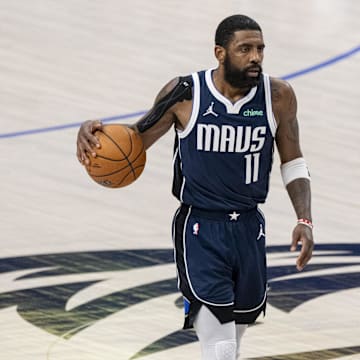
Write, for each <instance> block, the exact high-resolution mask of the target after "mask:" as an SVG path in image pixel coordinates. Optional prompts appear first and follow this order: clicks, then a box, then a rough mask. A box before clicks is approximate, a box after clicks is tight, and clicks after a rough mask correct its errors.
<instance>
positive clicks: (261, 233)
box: [256, 224, 265, 240]
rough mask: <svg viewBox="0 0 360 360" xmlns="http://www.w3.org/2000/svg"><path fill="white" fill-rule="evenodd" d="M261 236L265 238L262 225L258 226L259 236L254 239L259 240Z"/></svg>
mask: <svg viewBox="0 0 360 360" xmlns="http://www.w3.org/2000/svg"><path fill="white" fill-rule="evenodd" d="M262 236H263V237H265V233H264V229H263V226H262V224H260V230H259V235H258V237H257V238H256V240H259V239H260V238H261V237H262Z"/></svg>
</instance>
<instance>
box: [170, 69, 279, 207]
mask: <svg viewBox="0 0 360 360" xmlns="http://www.w3.org/2000/svg"><path fill="white" fill-rule="evenodd" d="M212 71H213V70H212V69H211V70H207V71H201V72H198V73H194V74H192V77H193V82H194V86H193V107H192V113H191V117H190V120H189V123H188V125H187V127H186V128H185V129H184V130H183V131H178V130H177V131H176V133H177V134H176V139H175V148H174V181H173V193H174V195H175V196H176V197H177V198H178V199H179V200H180V201H181V202H182V203H184V204H187V205H191V206H194V207H197V208H203V209H208V210H228V209H239V210H241V209H249V208H253V207H255V206H256V205H257V204H258V203H263V202H264V201H265V199H266V196H267V193H268V189H269V176H270V171H271V166H272V157H273V144H274V136H275V131H276V121H275V119H274V116H273V112H272V107H271V90H270V79H269V76H268V75H267V74H263V75H262V76H261V81H260V83H259V85H258V86H256V87H253V88H252V89H251V90H250V91H249V93H248V94H247V95H246V96H245V97H243V98H242V99H240V100H238V101H237V102H236V103H232V102H230V101H229V100H228V99H227V98H225V97H224V96H223V95H222V94H221V93H220V92H219V91H218V90H217V89H216V88H215V85H214V83H213V80H212Z"/></svg>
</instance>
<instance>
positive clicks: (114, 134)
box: [86, 124, 146, 188]
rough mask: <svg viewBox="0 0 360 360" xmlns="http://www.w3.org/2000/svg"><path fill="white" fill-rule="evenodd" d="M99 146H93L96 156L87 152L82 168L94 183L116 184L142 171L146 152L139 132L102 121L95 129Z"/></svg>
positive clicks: (113, 186)
mask: <svg viewBox="0 0 360 360" xmlns="http://www.w3.org/2000/svg"><path fill="white" fill-rule="evenodd" d="M95 136H96V137H97V138H98V139H99V141H100V144H101V148H100V149H96V150H95V151H96V157H95V158H94V157H92V156H89V159H90V164H89V165H86V170H87V172H88V174H89V175H90V177H91V178H92V179H93V180H94V181H96V182H97V183H98V184H100V185H103V186H106V187H110V188H119V187H123V186H127V185H129V184H131V183H132V182H134V181H135V180H136V179H137V178H138V177H139V176H140V175H141V173H142V172H143V170H144V167H145V163H146V152H145V148H144V144H143V142H142V140H141V137H140V136H139V134H137V133H136V132H135V131H133V130H132V129H130V128H128V127H126V126H124V125H120V124H111V125H110V124H109V125H103V127H102V130H101V131H96V132H95Z"/></svg>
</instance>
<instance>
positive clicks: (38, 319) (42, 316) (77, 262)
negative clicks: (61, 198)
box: [0, 244, 360, 360]
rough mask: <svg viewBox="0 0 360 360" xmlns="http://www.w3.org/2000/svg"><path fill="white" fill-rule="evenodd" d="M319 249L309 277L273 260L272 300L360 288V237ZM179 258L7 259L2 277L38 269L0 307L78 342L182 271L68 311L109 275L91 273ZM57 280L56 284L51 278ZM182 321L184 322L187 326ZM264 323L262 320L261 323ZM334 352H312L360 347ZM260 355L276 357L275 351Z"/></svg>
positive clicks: (159, 253) (173, 337)
mask: <svg viewBox="0 0 360 360" xmlns="http://www.w3.org/2000/svg"><path fill="white" fill-rule="evenodd" d="M316 251H317V255H316V257H317V258H322V261H320V263H316V262H315V263H314V264H311V263H310V264H309V265H308V266H307V268H306V270H305V271H304V272H303V273H301V274H302V275H305V276H298V275H299V273H298V272H297V271H296V270H295V266H294V264H292V265H285V264H284V265H277V266H269V268H268V277H269V285H270V290H269V294H268V302H269V304H271V305H272V306H273V307H275V308H277V309H279V310H281V311H283V312H284V313H290V312H291V311H292V310H294V309H295V308H297V307H298V306H299V305H302V304H304V303H305V302H307V301H310V300H313V299H316V298H318V297H321V296H323V295H328V294H332V293H335V292H337V291H341V290H347V289H352V288H358V287H360V271H357V270H356V268H354V266H359V265H360V244H319V245H317V246H316ZM267 253H268V254H274V255H276V256H277V259H278V260H277V264H278V263H279V259H281V258H283V259H284V263H286V264H288V263H289V262H288V261H287V260H288V259H289V256H293V257H294V255H293V254H291V253H289V247H288V246H270V247H268V248H267ZM327 259H328V260H327ZM172 263H173V250H172V249H139V250H138V249H137V250H121V251H95V252H79V253H64V254H49V255H34V256H27V257H14V258H5V259H0V280H1V276H2V274H5V275H6V273H7V274H9V272H11V271H20V270H29V271H30V270H31V274H28V275H26V276H22V277H19V278H17V279H15V280H13V282H12V288H14V289H16V288H17V286H16V284H17V282H19V283H21V285H19V286H18V288H17V289H16V290H12V291H8V292H4V291H2V292H1V290H0V309H5V308H8V307H12V306H16V307H17V312H18V314H19V315H20V316H21V317H22V318H23V319H24V320H26V321H27V322H29V323H30V324H32V325H33V326H36V327H38V328H40V329H42V330H43V331H46V332H49V333H50V334H53V335H56V336H57V337H59V338H62V339H65V340H68V341H71V338H72V337H74V336H76V335H77V334H78V333H80V332H82V331H83V330H84V329H86V328H88V327H90V326H96V323H97V321H99V320H102V319H104V318H106V317H108V316H110V315H112V314H114V313H118V312H121V311H122V310H125V309H127V308H129V307H131V306H133V305H136V304H139V303H142V302H144V301H147V300H151V299H155V298H157V297H161V296H164V295H169V294H176V293H178V289H177V283H176V279H175V278H169V279H165V280H164V279H162V280H157V279H154V281H152V282H149V283H146V284H143V285H139V286H134V287H130V288H127V289H125V290H121V291H116V290H114V292H113V293H111V294H108V295H106V296H102V297H100V298H95V299H91V300H89V301H88V302H86V303H84V304H82V305H79V306H77V307H75V308H73V309H71V310H66V304H67V302H68V300H69V299H70V298H71V297H72V296H73V295H75V294H76V293H77V292H79V291H82V290H84V289H86V288H87V287H90V286H91V285H93V284H94V283H96V282H101V281H102V280H101V279H99V278H97V279H96V280H90V279H89V275H91V274H96V273H98V274H101V273H102V272H109V271H124V270H130V269H143V271H144V272H146V271H147V269H150V268H151V267H152V266H157V265H163V264H172ZM44 266H46V269H45V268H44ZM37 269H38V270H37ZM337 269H341V271H337ZM347 269H348V270H347ZM75 274H76V275H77V277H76V279H77V280H76V282H69V280H66V275H68V276H72V275H75ZM80 275H81V276H80ZM6 276H7V275H6ZM57 278H58V279H59V280H58V282H57ZM92 279H93V278H92ZM107 279H108V275H104V279H103V280H107ZM27 280H37V281H38V282H40V281H43V282H44V285H43V286H37V287H36V288H28V287H27V286H26V281H27ZM49 282H50V283H51V284H52V285H46V284H49ZM24 285H25V286H24ZM178 294H179V293H178ZM183 305H184V304H183V298H182V297H181V296H180V294H179V297H178V299H177V300H176V301H175V304H174V306H177V307H181V308H182V307H183ZM180 326H181V324H179V328H180ZM257 326H261V323H259V325H257ZM119 331H121V329H119ZM134 336H136V335H134ZM196 340H197V339H196V336H195V334H194V332H193V331H183V330H180V329H179V330H178V331H175V332H172V333H169V334H164V336H163V337H162V338H160V339H158V340H157V341H155V342H154V343H152V344H149V345H148V346H146V347H145V348H143V349H140V350H139V351H138V352H137V353H136V354H134V355H133V356H132V359H135V358H141V357H143V356H146V355H149V354H152V353H155V352H158V351H163V350H167V349H170V348H174V347H177V346H180V345H184V344H188V343H191V342H194V341H196ZM329 351H330V349H324V350H323V351H322V352H321V351H319V352H317V354H314V357H312V358H316V359H317V360H321V359H324V360H325V359H335V358H336V357H340V356H341V355H342V354H347V353H348V352H349V351H352V352H353V353H355V354H360V346H355V347H351V348H349V347H348V348H339V349H331V356H329ZM304 354H305V353H295V354H287V355H286V356H287V357H285V356H284V357H281V356H276V357H274V359H286V360H289V359H293V360H301V359H306V358H307V357H306V356H307V355H306V356H305V355H304ZM325 355H326V356H327V357H325ZM257 359H258V360H265V359H268V360H270V359H272V357H266V358H264V357H263V358H257Z"/></svg>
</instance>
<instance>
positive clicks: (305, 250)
mask: <svg viewBox="0 0 360 360" xmlns="http://www.w3.org/2000/svg"><path fill="white" fill-rule="evenodd" d="M312 250H313V243H312V242H311V241H303V246H302V248H301V252H300V255H299V256H298V258H297V261H296V267H297V269H298V270H299V271H301V270H302V269H303V268H304V267H305V266H306V264H307V263H308V262H309V261H310V259H311V257H312Z"/></svg>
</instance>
